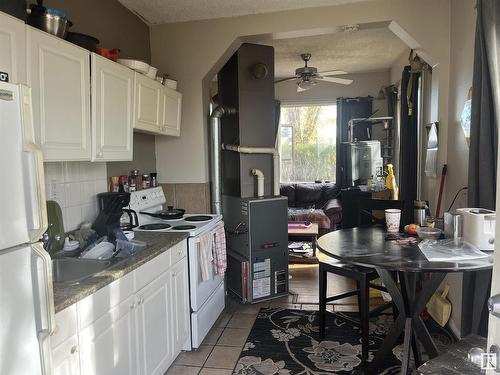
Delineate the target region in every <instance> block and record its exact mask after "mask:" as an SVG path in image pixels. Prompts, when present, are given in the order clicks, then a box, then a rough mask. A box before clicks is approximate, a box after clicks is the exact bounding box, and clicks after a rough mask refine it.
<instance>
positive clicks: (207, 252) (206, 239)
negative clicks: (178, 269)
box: [198, 232, 214, 281]
mask: <svg viewBox="0 0 500 375" xmlns="http://www.w3.org/2000/svg"><path fill="white" fill-rule="evenodd" d="M213 245H214V235H213V233H212V232H210V233H207V234H205V235H203V236H201V237H200V245H199V252H198V256H199V258H200V268H201V279H202V280H203V281H207V280H211V279H212V261H213V256H212V252H213V247H214V246H213Z"/></svg>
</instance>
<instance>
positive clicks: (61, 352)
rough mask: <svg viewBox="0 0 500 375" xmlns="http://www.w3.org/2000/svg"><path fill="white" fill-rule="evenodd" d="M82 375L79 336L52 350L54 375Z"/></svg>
mask: <svg viewBox="0 0 500 375" xmlns="http://www.w3.org/2000/svg"><path fill="white" fill-rule="evenodd" d="M74 374H80V359H79V357H78V336H76V335H75V336H73V337H70V338H69V339H67V340H66V341H64V342H63V343H62V344H59V345H58V346H56V347H55V348H53V349H52V375H74Z"/></svg>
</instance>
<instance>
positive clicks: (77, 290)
mask: <svg viewBox="0 0 500 375" xmlns="http://www.w3.org/2000/svg"><path fill="white" fill-rule="evenodd" d="M187 237H188V234H187V233H159V232H155V233H150V232H135V239H136V240H139V241H143V242H146V243H147V246H146V248H145V249H144V250H141V251H140V252H138V253H137V254H135V255H134V256H131V257H128V258H125V259H123V260H121V261H119V262H117V263H116V264H115V265H113V266H111V267H110V268H107V269H106V270H104V271H102V272H99V273H97V274H95V275H93V276H90V277H89V278H87V279H85V280H83V281H80V282H78V283H76V284H69V283H54V307H55V312H56V313H58V312H59V311H61V310H64V309H65V308H66V307H68V306H71V305H72V304H74V303H76V302H78V301H80V300H82V299H83V298H85V297H87V296H89V295H91V294H94V293H95V292H96V291H98V290H99V289H101V288H103V287H105V286H106V285H108V284H110V283H112V282H113V281H115V280H117V279H119V278H120V277H123V276H124V275H126V274H127V273H129V272H131V271H133V270H134V269H136V268H138V267H140V266H141V265H143V264H144V263H146V262H149V261H150V260H151V259H153V258H154V257H156V256H158V255H160V254H161V253H163V252H164V251H166V250H168V249H170V248H171V247H172V246H174V245H176V244H178V243H179V242H181V241H182V240H184V239H186V238H187Z"/></svg>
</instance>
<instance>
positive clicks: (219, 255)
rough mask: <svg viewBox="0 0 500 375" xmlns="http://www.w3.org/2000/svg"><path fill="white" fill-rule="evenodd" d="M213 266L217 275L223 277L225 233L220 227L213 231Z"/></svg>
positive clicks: (225, 264)
mask: <svg viewBox="0 0 500 375" xmlns="http://www.w3.org/2000/svg"><path fill="white" fill-rule="evenodd" d="M213 252H214V265H215V272H216V273H217V275H224V273H226V268H227V259H226V232H225V230H224V227H223V226H221V227H219V228H217V229H216V230H215V246H214V250H213Z"/></svg>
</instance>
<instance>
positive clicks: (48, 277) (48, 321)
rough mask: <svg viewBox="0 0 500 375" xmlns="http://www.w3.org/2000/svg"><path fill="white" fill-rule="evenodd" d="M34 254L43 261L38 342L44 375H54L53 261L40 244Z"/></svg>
mask: <svg viewBox="0 0 500 375" xmlns="http://www.w3.org/2000/svg"><path fill="white" fill-rule="evenodd" d="M32 249H33V253H34V254H35V255H36V256H37V257H38V258H40V259H41V261H42V264H43V285H42V286H41V288H43V289H44V290H40V294H42V293H43V295H40V302H41V303H40V304H41V305H42V307H43V309H44V311H42V314H44V315H45V316H44V318H42V319H40V320H41V321H42V324H45V325H46V327H43V328H42V329H41V330H40V331H39V332H38V342H39V344H40V358H41V359H42V374H43V375H50V374H51V373H52V362H51V349H50V340H49V339H50V335H52V334H53V333H54V330H55V326H56V323H55V310H54V289H53V286H52V259H51V258H50V255H49V253H47V252H46V251H45V250H44V249H43V246H42V244H41V243H40V242H37V243H34V244H32Z"/></svg>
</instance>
